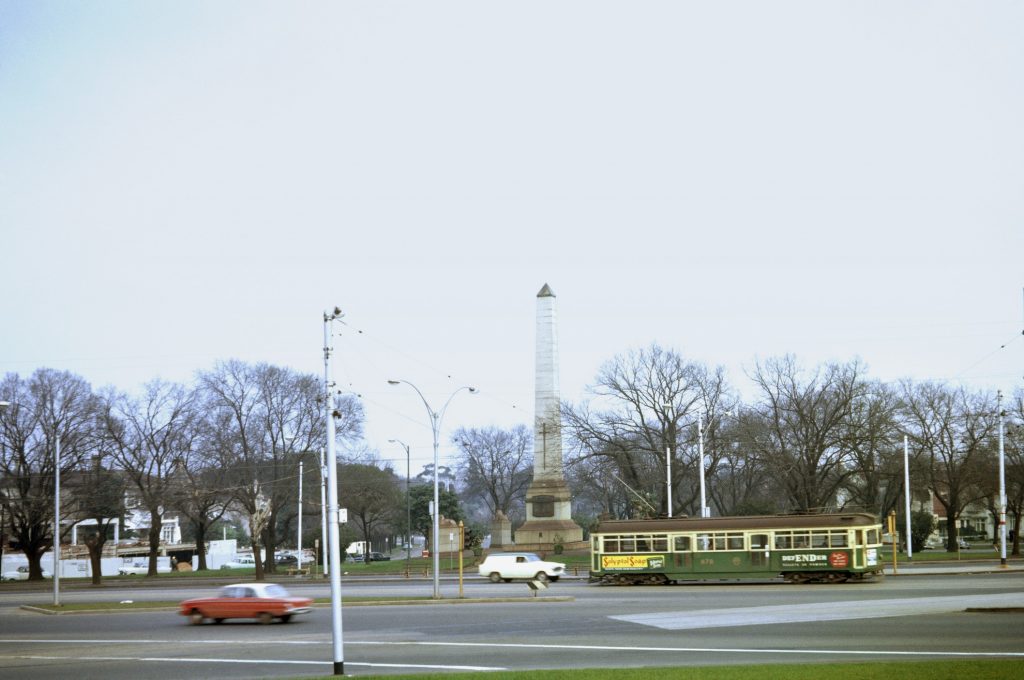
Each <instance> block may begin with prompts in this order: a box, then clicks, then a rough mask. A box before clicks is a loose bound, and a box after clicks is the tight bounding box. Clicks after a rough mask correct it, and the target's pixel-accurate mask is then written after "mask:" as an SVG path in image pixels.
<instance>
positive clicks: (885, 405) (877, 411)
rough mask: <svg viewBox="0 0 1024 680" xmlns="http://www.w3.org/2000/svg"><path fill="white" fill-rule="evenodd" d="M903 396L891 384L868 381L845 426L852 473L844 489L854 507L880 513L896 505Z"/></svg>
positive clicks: (900, 487)
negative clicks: (900, 411) (900, 396)
mask: <svg viewBox="0 0 1024 680" xmlns="http://www.w3.org/2000/svg"><path fill="white" fill-rule="evenodd" d="M899 410H900V398H899V395H898V393H897V392H896V391H895V390H893V389H892V388H890V387H889V386H888V385H885V384H883V383H878V382H871V383H866V384H864V386H863V391H858V394H857V396H856V397H855V398H854V400H853V403H852V404H851V406H850V413H849V416H848V417H847V419H846V422H845V424H844V426H843V428H844V429H845V433H844V434H843V437H842V442H841V445H842V447H843V449H844V450H845V451H846V452H847V453H848V454H849V456H848V458H849V465H851V466H852V469H853V474H851V475H850V476H849V477H847V478H846V483H845V485H844V489H845V491H846V493H847V494H848V495H849V502H850V504H852V505H853V506H854V507H856V508H857V509H860V510H864V511H866V512H871V513H874V514H876V515H879V516H881V517H884V516H886V515H887V514H889V511H890V510H894V509H896V506H897V503H898V501H899V498H900V494H901V492H902V491H903V455H902V449H903V447H902V445H901V442H902V439H903V437H902V434H901V432H900V420H899Z"/></svg>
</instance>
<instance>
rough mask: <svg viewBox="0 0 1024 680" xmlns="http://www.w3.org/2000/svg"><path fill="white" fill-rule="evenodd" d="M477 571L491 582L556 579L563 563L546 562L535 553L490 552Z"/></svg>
mask: <svg viewBox="0 0 1024 680" xmlns="http://www.w3.org/2000/svg"><path fill="white" fill-rule="evenodd" d="M478 571H479V572H480V575H481V576H486V577H487V578H489V579H491V582H492V583H499V582H501V581H504V582H505V583H509V582H510V581H511V580H512V579H514V578H527V579H536V580H538V581H557V580H558V579H559V577H561V576H562V574H564V573H565V565H564V564H562V563H561V562H547V561H545V560H542V559H541V558H540V557H538V556H537V555H536V554H535V553H526V552H522V553H491V554H490V555H488V556H487V558H486V559H484V561H483V562H481V563H480V568H479V570H478Z"/></svg>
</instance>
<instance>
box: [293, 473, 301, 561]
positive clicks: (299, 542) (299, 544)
mask: <svg viewBox="0 0 1024 680" xmlns="http://www.w3.org/2000/svg"><path fill="white" fill-rule="evenodd" d="M298 534H299V535H298V539H297V540H296V547H297V548H298V550H297V551H296V552H297V553H298V555H296V562H295V567H296V569H298V570H299V571H301V570H302V461H301V460H300V461H299V531H298Z"/></svg>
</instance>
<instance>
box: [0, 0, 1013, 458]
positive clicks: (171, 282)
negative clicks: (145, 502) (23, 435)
mask: <svg viewBox="0 0 1024 680" xmlns="http://www.w3.org/2000/svg"><path fill="white" fill-rule="evenodd" d="M1022 28H1024V3H1020V2H1016V1H1010V2H972V3H965V2H934V1H928V2H899V1H891V0H886V1H885V2H849V3H840V2H825V1H821V0H813V1H808V2H763V1H753V2H742V1H739V2H710V1H706V2H683V1H679V0H675V1H671V2H641V1H630V2H625V1H623V2H595V1H594V0H586V1H580V2H569V1H562V2H559V1H557V0H554V1H552V0H545V1H543V2H522V1H520V2H421V1H413V2H287V3H285V2H279V3H256V2H250V1H246V2H232V1H228V0H220V1H218V2H188V1H177V2H138V1H136V2H114V1H108V2H102V1H97V2H73V1H71V0H68V1H66V2H48V1H45V0H0V253H2V258H0V260H2V268H0V277H2V284H3V290H2V293H0V324H2V329H0V372H3V373H6V372H12V371H13V372H16V373H19V374H21V375H23V376H28V375H29V374H31V372H32V371H33V370H35V369H36V368H39V367H43V366H47V367H53V368H58V369H67V370H70V371H73V372H75V373H78V374H80V375H82V376H83V377H85V378H86V379H88V380H89V381H90V382H91V383H92V384H93V385H94V387H96V388H99V387H102V386H104V385H115V386H117V387H119V388H121V389H123V390H127V391H135V390H137V389H138V388H139V387H140V386H141V384H142V383H144V382H146V381H148V380H151V379H153V378H157V377H160V378H164V379H167V380H175V381H189V380H190V379H191V378H192V376H193V375H194V373H195V371H197V370H205V369H210V368H211V367H212V366H213V365H214V362H215V361H217V360H218V359H228V358H239V359H243V360H246V361H253V362H256V361H266V362H270V363H273V364H278V365H283V366H289V367H293V368H295V369H297V370H300V371H307V372H311V373H316V374H318V375H320V374H322V370H323V363H322V362H323V354H322V332H323V325H322V313H323V310H325V309H329V308H332V307H334V306H335V305H337V306H339V307H341V308H342V309H343V310H344V311H345V314H346V318H345V321H346V323H347V324H348V325H347V326H346V327H344V328H343V329H342V335H341V337H340V338H338V339H337V341H336V345H335V346H336V348H337V354H336V358H337V367H336V371H335V374H336V378H337V379H338V381H339V383H341V384H342V386H343V387H344V388H345V389H349V390H351V391H353V392H356V393H358V394H360V395H362V399H363V403H364V406H365V409H366V415H367V422H366V435H367V444H368V445H369V446H370V447H371V448H375V449H378V450H379V451H380V453H381V457H382V458H384V459H400V460H401V463H400V464H398V465H397V467H398V469H399V470H402V469H404V462H405V461H404V453H402V452H401V450H400V449H398V448H397V447H396V446H395V445H393V444H389V443H388V439H390V438H399V439H402V440H403V441H406V442H408V443H409V444H410V445H411V446H412V447H413V456H414V457H416V458H417V459H420V461H419V462H424V461H425V460H426V459H427V457H429V456H430V452H431V433H430V427H429V424H428V419H427V414H426V410H425V409H424V407H423V405H422V403H421V402H420V401H419V399H418V397H416V395H415V393H414V392H413V391H412V390H411V389H409V388H407V387H405V386H401V387H389V386H388V385H387V384H386V381H387V379H388V378H397V379H403V380H408V381H410V382H412V383H415V384H416V385H417V386H418V387H419V388H420V389H421V390H422V391H423V393H424V394H425V395H426V396H427V398H428V400H429V401H430V402H431V405H432V406H433V407H434V408H437V409H439V408H440V406H441V405H442V404H443V403H444V401H445V399H446V398H447V397H448V395H449V394H450V393H451V392H452V391H453V390H454V389H456V388H457V387H459V386H461V385H474V386H476V387H478V388H479V389H480V390H481V394H480V395H478V396H470V395H468V394H461V395H459V396H458V397H456V398H455V399H454V400H453V401H452V403H451V406H450V408H449V409H448V412H447V415H446V416H445V419H444V422H443V429H444V430H445V432H444V434H443V436H442V441H443V444H446V442H447V438H448V436H449V434H450V432H451V431H452V430H454V429H455V428H456V427H458V426H467V427H471V426H477V427H481V426H486V425H489V424H495V425H500V426H504V427H507V426H511V425H514V424H517V423H524V424H530V423H532V418H533V377H534V375H533V368H534V364H533V362H534V315H535V304H536V298H535V296H536V294H537V292H538V291H539V290H540V288H541V287H542V286H543V285H544V284H545V283H548V284H550V286H551V288H552V289H553V290H554V292H555V294H556V295H557V296H558V297H557V304H558V318H559V328H558V332H559V340H560V353H561V367H560V368H561V388H562V397H563V398H564V399H568V400H570V401H574V402H575V401H579V400H581V399H582V398H584V397H585V395H586V392H585V390H586V387H587V385H589V384H591V383H592V381H593V378H594V376H595V374H596V373H597V371H598V369H599V367H600V366H601V364H602V363H604V362H605V361H608V360H609V359H611V358H613V357H614V356H615V355H617V354H621V353H624V352H626V351H628V350H630V349H636V348H641V347H645V346H648V345H650V344H651V343H658V344H660V345H662V346H663V347H667V348H673V349H676V350H679V351H680V352H682V353H683V354H684V355H685V356H687V357H689V358H692V359H694V360H697V361H702V362H706V363H707V364H709V365H711V366H717V365H721V366H724V367H725V368H726V369H727V370H728V372H729V375H730V376H731V377H732V380H733V382H734V383H735V384H736V386H737V387H738V388H739V389H741V390H743V391H745V392H746V391H749V390H750V388H749V384H748V382H747V380H746V377H745V371H748V370H749V369H750V367H751V366H752V365H753V362H754V361H755V360H756V359H758V358H761V359H763V358H766V357H771V356H777V355H782V354H785V353H792V354H794V355H796V357H797V358H798V359H799V360H800V361H801V362H802V363H804V364H806V365H808V366H810V367H813V366H815V365H817V364H818V363H819V362H824V361H830V360H838V361H848V360H851V359H854V358H860V359H861V360H863V361H864V362H865V364H866V365H867V367H868V369H869V376H871V377H875V378H878V379H881V380H896V379H899V378H901V377H904V376H908V377H913V378H916V379H920V380H925V379H935V380H945V381H951V382H964V383H966V384H968V385H970V386H971V387H973V388H978V389H981V388H985V389H993V390H994V389H1003V390H1004V391H1007V392H1009V391H1012V390H1013V389H1015V388H1018V387H1020V386H1021V385H1022V378H1024V342H1022V337H1021V330H1022V328H1024V297H1022V289H1024V264H1022V255H1024V220H1022V218H1024V163H1022V162H1021V159H1022V158H1024V125H1022V124H1021V121H1024V87H1022V86H1024V40H1022V39H1021V35H1022ZM1004 345H1005V347H1004ZM447 450H448V447H447V446H446V445H445V446H444V447H443V449H442V451H443V453H445V454H446V453H447ZM417 469H418V466H417V461H416V460H414V462H413V474H415V473H416V471H417Z"/></svg>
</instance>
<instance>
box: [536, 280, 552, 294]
mask: <svg viewBox="0 0 1024 680" xmlns="http://www.w3.org/2000/svg"><path fill="white" fill-rule="evenodd" d="M537 297H555V291H553V290H551V286H549V285H548V284H546V283H545V284H544V287H543V288H541V289H540V292H539V293H537Z"/></svg>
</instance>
